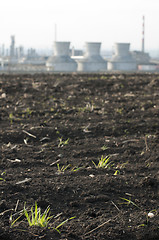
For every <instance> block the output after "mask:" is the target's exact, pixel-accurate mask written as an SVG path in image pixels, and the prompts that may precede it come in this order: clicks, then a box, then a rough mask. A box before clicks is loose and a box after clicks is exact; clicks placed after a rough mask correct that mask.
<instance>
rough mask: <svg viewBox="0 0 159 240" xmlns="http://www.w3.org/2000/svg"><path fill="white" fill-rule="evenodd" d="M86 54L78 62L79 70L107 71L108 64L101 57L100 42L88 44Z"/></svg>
mask: <svg viewBox="0 0 159 240" xmlns="http://www.w3.org/2000/svg"><path fill="white" fill-rule="evenodd" d="M85 47H86V52H85V54H84V56H83V58H82V59H80V60H78V61H77V62H78V68H77V70H78V71H80V72H99V71H106V70H107V62H106V61H105V60H104V59H103V58H102V57H101V56H100V47H101V43H100V42H86V44H85Z"/></svg>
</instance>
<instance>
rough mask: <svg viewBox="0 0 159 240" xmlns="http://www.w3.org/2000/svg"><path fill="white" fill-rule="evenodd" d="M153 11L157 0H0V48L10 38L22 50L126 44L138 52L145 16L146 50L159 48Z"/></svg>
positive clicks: (107, 47) (156, 16)
mask: <svg viewBox="0 0 159 240" xmlns="http://www.w3.org/2000/svg"><path fill="white" fill-rule="evenodd" d="M158 12H159V0H0V23H1V24H0V45H2V44H5V46H6V47H9V45H10V42H11V40H10V36H11V35H15V44H16V46H20V45H22V46H24V47H25V48H30V47H33V48H36V49H39V48H42V49H45V48H46V49H52V47H53V42H54V40H57V41H69V42H70V46H71V47H73V46H74V47H75V49H79V48H80V49H83V48H84V44H85V42H101V43H102V45H101V49H102V50H112V48H113V45H114V43H115V42H129V43H130V44H131V45H130V50H141V41H142V40H141V39H142V18H143V15H144V16H145V50H147V51H149V50H153V49H159V27H158V23H159V13H158ZM55 26H56V27H55ZM55 29H56V31H55ZM55 32H56V34H55ZM55 35H56V38H55Z"/></svg>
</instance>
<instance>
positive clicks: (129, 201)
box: [120, 198, 140, 209]
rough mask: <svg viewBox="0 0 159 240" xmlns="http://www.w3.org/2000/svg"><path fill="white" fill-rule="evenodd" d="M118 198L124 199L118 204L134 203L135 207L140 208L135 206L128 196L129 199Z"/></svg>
mask: <svg viewBox="0 0 159 240" xmlns="http://www.w3.org/2000/svg"><path fill="white" fill-rule="evenodd" d="M120 199H122V200H123V201H124V202H123V203H120V204H126V205H129V204H132V205H134V206H135V207H137V208H139V209H140V207H139V206H137V205H136V203H134V202H133V201H131V199H130V198H129V199H127V198H120Z"/></svg>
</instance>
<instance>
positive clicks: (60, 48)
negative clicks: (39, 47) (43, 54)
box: [46, 42, 77, 72]
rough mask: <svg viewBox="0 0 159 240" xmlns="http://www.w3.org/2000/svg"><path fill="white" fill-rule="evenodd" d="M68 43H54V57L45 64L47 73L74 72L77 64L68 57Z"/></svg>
mask: <svg viewBox="0 0 159 240" xmlns="http://www.w3.org/2000/svg"><path fill="white" fill-rule="evenodd" d="M69 47H70V42H54V55H53V56H51V57H50V58H49V59H48V61H47V62H46V67H47V70H48V71H55V72H75V71H76V70H77V63H76V62H75V61H74V60H73V59H71V58H70V56H69Z"/></svg>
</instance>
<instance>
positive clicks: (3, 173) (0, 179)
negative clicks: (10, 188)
mask: <svg viewBox="0 0 159 240" xmlns="http://www.w3.org/2000/svg"><path fill="white" fill-rule="evenodd" d="M5 174H6V173H5V172H2V173H1V174H0V176H3V175H5ZM0 181H5V179H4V178H3V177H0Z"/></svg>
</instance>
